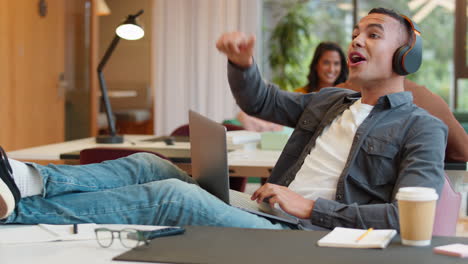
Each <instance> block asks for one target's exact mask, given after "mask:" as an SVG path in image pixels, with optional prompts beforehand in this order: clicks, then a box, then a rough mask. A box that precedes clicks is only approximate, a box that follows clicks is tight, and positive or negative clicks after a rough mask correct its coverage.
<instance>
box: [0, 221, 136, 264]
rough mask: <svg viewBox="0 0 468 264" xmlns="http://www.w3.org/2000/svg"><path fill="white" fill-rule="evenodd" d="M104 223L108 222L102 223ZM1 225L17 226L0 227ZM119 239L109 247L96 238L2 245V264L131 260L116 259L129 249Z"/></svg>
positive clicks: (90, 262)
mask: <svg viewBox="0 0 468 264" xmlns="http://www.w3.org/2000/svg"><path fill="white" fill-rule="evenodd" d="M102 226H105V225H102ZM0 228H15V227H10V226H0ZM128 250H129V249H128V248H125V247H123V246H122V245H121V244H120V242H119V241H118V238H117V240H114V242H113V244H112V246H111V247H109V248H102V247H101V246H99V244H98V243H97V242H96V240H81V241H56V242H40V243H23V244H2V245H0V263H1V264H64V263H66V264H83V263H89V264H101V263H129V264H132V263H134V264H136V263H142V262H122V261H113V260H112V258H113V257H116V256H118V255H120V254H122V253H124V252H126V251H128Z"/></svg>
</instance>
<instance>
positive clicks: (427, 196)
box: [396, 187, 439, 201]
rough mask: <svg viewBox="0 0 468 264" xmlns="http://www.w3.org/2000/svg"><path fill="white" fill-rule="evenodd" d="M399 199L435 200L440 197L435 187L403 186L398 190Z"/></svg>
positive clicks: (397, 197)
mask: <svg viewBox="0 0 468 264" xmlns="http://www.w3.org/2000/svg"><path fill="white" fill-rule="evenodd" d="M396 199H397V200H404V201H433V200H437V199H439V195H437V192H436V190H435V189H434V188H427V187H403V188H400V189H399V190H398V193H397V195H396Z"/></svg>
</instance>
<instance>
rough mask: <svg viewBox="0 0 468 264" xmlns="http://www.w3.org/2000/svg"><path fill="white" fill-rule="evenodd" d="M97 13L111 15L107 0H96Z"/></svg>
mask: <svg viewBox="0 0 468 264" xmlns="http://www.w3.org/2000/svg"><path fill="white" fill-rule="evenodd" d="M96 4H97V5H96V10H97V11H96V13H97V15H98V16H107V15H110V9H109V7H108V6H107V4H106V1H105V0H97V2H96Z"/></svg>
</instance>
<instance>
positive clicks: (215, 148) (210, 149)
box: [189, 110, 229, 203]
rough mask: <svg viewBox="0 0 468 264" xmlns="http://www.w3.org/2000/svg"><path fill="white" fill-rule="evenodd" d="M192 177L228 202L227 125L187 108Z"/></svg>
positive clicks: (207, 189) (204, 187)
mask: <svg viewBox="0 0 468 264" xmlns="http://www.w3.org/2000/svg"><path fill="white" fill-rule="evenodd" d="M189 129H190V152H191V160H192V177H193V178H194V179H195V180H196V181H197V182H198V184H199V185H200V187H202V188H203V189H205V190H206V191H208V192H209V193H211V194H213V195H214V196H216V197H218V198H219V199H221V200H222V201H224V202H225V203H229V174H228V173H229V169H228V163H227V147H226V128H225V127H224V126H223V125H221V124H219V123H217V122H214V121H212V120H210V119H208V118H206V117H204V116H202V115H200V114H198V113H196V112H194V111H191V110H190V111H189Z"/></svg>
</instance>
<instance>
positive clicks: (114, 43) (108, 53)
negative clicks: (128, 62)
mask: <svg viewBox="0 0 468 264" xmlns="http://www.w3.org/2000/svg"><path fill="white" fill-rule="evenodd" d="M119 40H120V37H119V36H117V34H115V37H114V39H113V40H112V42H111V44H110V45H109V47H108V48H107V50H106V53H104V56H102V59H101V62H99V65H98V68H97V71H98V73H99V72H101V71H102V69H103V68H104V66H106V63H107V61H108V60H109V58H110V56H111V55H112V52H114V49H115V47H116V46H117V44H119Z"/></svg>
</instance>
